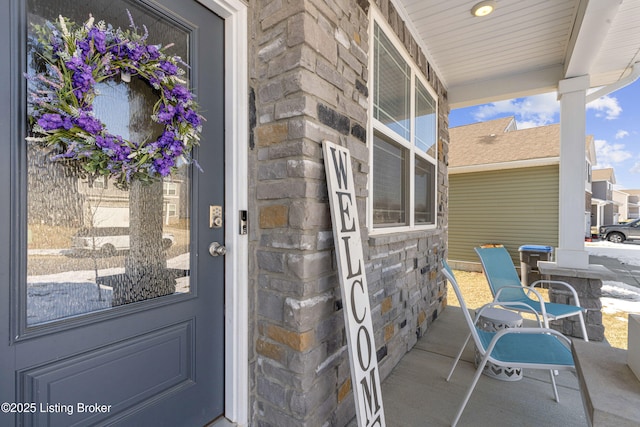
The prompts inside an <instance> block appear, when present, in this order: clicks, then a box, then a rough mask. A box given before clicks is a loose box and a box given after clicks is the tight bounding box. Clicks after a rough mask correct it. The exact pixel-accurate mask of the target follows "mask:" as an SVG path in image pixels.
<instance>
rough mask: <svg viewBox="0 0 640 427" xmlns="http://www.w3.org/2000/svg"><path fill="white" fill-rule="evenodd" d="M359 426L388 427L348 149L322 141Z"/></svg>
mask: <svg viewBox="0 0 640 427" xmlns="http://www.w3.org/2000/svg"><path fill="white" fill-rule="evenodd" d="M322 149H323V153H324V167H325V171H326V175H327V185H328V187H329V203H330V207H331V219H332V221H333V240H334V243H335V247H336V255H337V258H338V276H339V277H340V291H341V294H342V309H343V311H344V322H345V327H346V330H347V345H348V347H349V362H350V367H351V386H352V389H353V396H354V398H355V401H356V414H357V416H358V426H359V427H385V420H384V410H383V407H382V393H381V390H380V374H379V370H378V360H377V357H376V346H375V342H374V334H373V323H372V322H371V308H370V306H369V290H368V287H367V278H366V275H365V271H364V256H363V253H362V240H361V237H360V225H359V222H358V207H357V205H356V194H355V187H354V183H353V172H352V170H351V155H350V154H349V150H348V149H346V148H344V147H341V146H339V145H336V144H333V143H331V142H329V141H324V142H323V143H322Z"/></svg>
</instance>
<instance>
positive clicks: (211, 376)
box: [0, 0, 225, 426]
mask: <svg viewBox="0 0 640 427" xmlns="http://www.w3.org/2000/svg"><path fill="white" fill-rule="evenodd" d="M0 5H1V7H2V10H4V11H7V13H4V14H2V15H1V16H0V35H1V36H0V39H1V40H3V43H2V44H1V45H0V52H1V53H2V57H3V58H4V60H3V61H0V74H1V75H2V78H3V81H5V83H7V82H9V83H10V84H4V85H2V88H1V89H0V92H2V93H1V95H2V99H4V100H5V102H4V103H3V104H2V107H0V111H1V112H2V114H0V130H1V131H2V132H1V134H2V138H1V139H0V147H1V150H2V155H0V179H1V180H2V182H3V185H2V186H0V243H1V244H0V369H1V372H0V402H6V403H5V404H3V406H2V412H0V425H3V426H5V425H6V426H10V425H25V426H71V425H74V426H75V425H78V426H80V425H123V426H202V425H204V424H206V423H208V422H209V421H212V420H214V419H216V418H218V417H220V416H221V415H222V414H223V413H224V257H223V256H215V257H214V256H211V255H210V254H209V251H208V248H209V245H210V244H211V243H212V242H219V243H220V244H222V245H224V237H225V236H224V226H222V227H219V226H218V225H219V224H218V222H217V221H211V219H212V218H211V217H210V212H214V211H215V208H213V207H215V206H223V204H224V111H223V106H224V86H223V85H224V51H223V49H224V21H223V20H222V19H221V18H220V17H218V16H217V15H215V14H214V13H212V12H211V11H210V10H209V9H207V8H205V7H203V6H202V5H200V4H199V3H198V2H197V1H195V0H188V1H187V0H185V1H179V2H176V1H171V0H156V1H152V0H138V1H134V0H91V1H89V0H81V1H79V0H0ZM60 15H62V16H65V17H67V18H69V19H70V20H71V21H74V22H76V23H82V22H85V21H87V20H88V19H89V17H90V15H91V16H93V18H95V23H96V24H97V23H98V22H99V21H101V20H104V21H105V25H109V24H110V25H112V26H113V27H114V28H117V27H120V28H123V29H127V28H130V25H131V22H133V23H134V24H135V25H136V26H137V31H138V32H139V33H140V34H144V33H145V32H148V44H158V45H163V46H168V47H167V50H166V52H167V54H171V55H179V56H180V57H181V58H182V59H183V61H184V62H185V64H188V67H187V66H185V67H184V68H185V69H186V70H187V73H186V74H185V75H184V76H182V77H181V78H182V79H183V80H184V81H185V83H186V84H187V85H188V86H189V87H190V88H192V89H193V92H194V93H195V94H196V97H197V102H198V104H199V105H200V110H199V111H200V112H201V114H202V115H203V116H204V117H205V119H206V121H205V122H204V124H203V132H202V136H201V141H200V146H199V147H198V148H197V149H196V150H195V155H194V157H195V158H196V159H197V162H198V164H199V167H200V168H201V169H202V170H200V169H199V168H198V167H195V166H184V167H182V168H180V169H179V170H178V171H176V172H174V173H173V174H172V175H171V176H169V177H166V178H164V179H163V180H162V181H161V182H157V183H155V184H151V185H147V184H143V185H140V184H139V183H137V182H134V183H132V184H131V185H130V187H129V188H128V189H124V190H123V189H122V188H121V186H117V185H116V183H115V182H114V180H113V179H110V178H106V177H101V176H96V175H91V174H87V173H83V172H82V171H79V170H77V168H73V167H70V166H68V165H66V164H64V162H60V161H58V160H55V159H54V158H52V157H53V156H54V155H55V154H56V153H55V151H52V150H51V149H50V148H46V147H43V146H42V145H41V144H38V143H37V142H33V141H31V142H27V141H26V139H25V138H26V137H27V136H28V133H29V130H30V127H29V124H28V123H29V121H28V115H29V112H28V107H27V102H26V98H27V94H28V93H29V90H30V87H29V86H28V85H30V84H31V83H27V80H26V79H25V78H24V74H25V73H27V74H29V73H33V72H34V71H37V67H38V65H37V60H34V54H33V52H34V49H33V45H32V43H33V39H32V38H31V39H30V37H31V36H32V35H33V34H34V30H33V28H34V27H33V24H38V25H47V24H46V22H47V21H50V22H52V21H55V20H57V19H58V17H59V16H60ZM126 80H127V79H123V80H120V79H113V80H107V81H105V82H103V83H100V84H99V88H98V89H99V95H98V96H96V98H95V101H94V102H93V111H94V113H95V114H96V116H97V117H98V118H99V119H100V120H101V121H102V122H103V123H104V124H105V125H106V126H107V128H108V129H109V131H110V132H111V133H113V134H118V135H120V136H123V137H125V138H128V139H131V140H135V139H137V140H144V139H145V138H155V137H157V136H155V135H159V134H161V132H162V129H160V131H159V130H158V128H157V125H155V126H156V127H154V124H153V123H152V121H151V120H150V119H149V117H150V114H151V113H150V112H151V110H152V106H153V105H154V103H155V102H156V100H157V99H158V96H157V93H156V92H154V89H152V87H151V86H150V85H149V84H147V82H145V81H141V79H136V78H135V77H133V78H132V79H131V81H126ZM7 100H9V102H7ZM158 132H160V133H158ZM222 211H224V209H222Z"/></svg>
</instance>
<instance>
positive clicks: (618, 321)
mask: <svg viewBox="0 0 640 427" xmlns="http://www.w3.org/2000/svg"><path fill="white" fill-rule="evenodd" d="M454 273H455V275H456V278H457V279H458V284H459V285H460V290H461V291H462V295H463V296H464V300H465V302H466V303H467V307H468V308H471V309H475V308H479V307H481V306H483V305H484V304H486V303H488V302H491V300H492V299H493V298H492V296H491V291H490V290H489V284H488V283H487V281H486V279H485V277H484V274H482V273H473V272H468V271H455V272H454ZM450 286H451V285H449V287H450ZM538 290H540V289H538ZM542 291H544V290H542ZM542 294H543V295H544V292H542ZM447 298H448V303H449V305H455V306H458V307H459V306H460V303H459V302H458V298H456V294H455V293H454V292H453V289H451V288H449V289H448V293H447ZM524 316H530V315H526V314H525V315H524ZM602 323H603V324H604V336H605V338H606V340H607V341H608V342H609V344H611V346H612V347H616V348H623V349H625V350H626V348H627V334H628V316H627V313H624V312H616V313H612V314H611V313H602Z"/></svg>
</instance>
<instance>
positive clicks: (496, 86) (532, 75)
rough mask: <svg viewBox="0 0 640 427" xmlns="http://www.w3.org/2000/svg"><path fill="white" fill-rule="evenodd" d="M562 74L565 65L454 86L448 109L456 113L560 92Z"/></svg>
mask: <svg viewBox="0 0 640 427" xmlns="http://www.w3.org/2000/svg"><path fill="white" fill-rule="evenodd" d="M562 72H563V69H562V65H554V66H551V67H546V68H541V69H538V70H532V71H527V72H524V73H517V74H511V75H505V76H500V77H497V78H495V79H490V80H478V81H475V82H473V83H469V84H463V85H455V84H451V85H450V86H449V90H448V92H447V97H448V100H449V106H450V107H451V109H452V110H454V109H456V108H464V107H471V106H474V105H480V104H486V103H489V102H497V101H504V100H507V99H514V98H522V97H525V96H531V95H538V94H541V93H548V92H553V91H555V90H557V88H558V82H559V81H560V80H562V77H563V74H562Z"/></svg>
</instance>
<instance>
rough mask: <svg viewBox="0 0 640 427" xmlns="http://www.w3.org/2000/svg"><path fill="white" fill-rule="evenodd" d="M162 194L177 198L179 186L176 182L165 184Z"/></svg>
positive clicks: (163, 184)
mask: <svg viewBox="0 0 640 427" xmlns="http://www.w3.org/2000/svg"><path fill="white" fill-rule="evenodd" d="M162 193H163V195H165V196H175V195H176V194H178V185H177V184H176V183H175V182H163V183H162Z"/></svg>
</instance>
